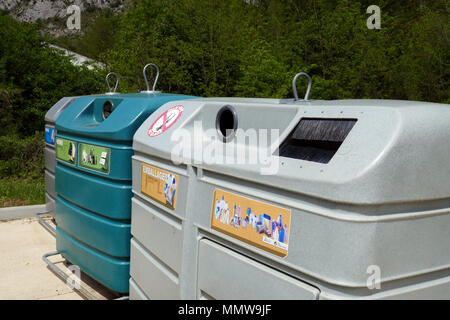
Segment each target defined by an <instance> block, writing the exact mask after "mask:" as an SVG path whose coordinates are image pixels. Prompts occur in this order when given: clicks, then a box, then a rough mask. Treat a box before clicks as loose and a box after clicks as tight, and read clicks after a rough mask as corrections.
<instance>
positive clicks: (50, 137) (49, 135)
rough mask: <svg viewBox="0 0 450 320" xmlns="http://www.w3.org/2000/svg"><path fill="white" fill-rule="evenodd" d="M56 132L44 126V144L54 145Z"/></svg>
mask: <svg viewBox="0 0 450 320" xmlns="http://www.w3.org/2000/svg"><path fill="white" fill-rule="evenodd" d="M55 137H56V130H55V128H52V127H48V126H45V142H47V143H48V144H51V145H55Z"/></svg>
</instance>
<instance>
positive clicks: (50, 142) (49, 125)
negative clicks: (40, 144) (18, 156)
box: [44, 97, 76, 215]
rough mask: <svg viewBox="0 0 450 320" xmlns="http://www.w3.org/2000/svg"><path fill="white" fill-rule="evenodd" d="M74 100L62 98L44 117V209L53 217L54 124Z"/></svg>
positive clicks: (54, 193) (72, 98) (54, 194)
mask: <svg viewBox="0 0 450 320" xmlns="http://www.w3.org/2000/svg"><path fill="white" fill-rule="evenodd" d="M75 99H76V98H75V97H65V98H62V99H61V100H59V101H58V102H57V103H56V104H55V105H54V106H53V107H51V108H50V109H49V110H48V111H47V113H46V115H45V147H44V157H45V199H46V207H47V208H46V209H47V211H49V212H50V213H51V214H53V215H54V210H55V199H56V195H57V194H56V191H55V167H56V154H55V138H56V129H55V123H56V119H58V117H59V115H60V114H61V113H62V111H63V110H64V109H65V108H66V107H67V106H68V105H69V104H71V103H72V102H73V101H74V100H75Z"/></svg>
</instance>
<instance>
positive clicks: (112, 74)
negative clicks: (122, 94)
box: [106, 72, 119, 93]
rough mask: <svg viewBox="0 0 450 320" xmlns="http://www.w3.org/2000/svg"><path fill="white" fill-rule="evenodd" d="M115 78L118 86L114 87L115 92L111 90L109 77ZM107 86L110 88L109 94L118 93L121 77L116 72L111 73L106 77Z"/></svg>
mask: <svg viewBox="0 0 450 320" xmlns="http://www.w3.org/2000/svg"><path fill="white" fill-rule="evenodd" d="M110 76H114V77H116V86H115V87H114V91H113V90H111V85H110V84H109V80H108V79H109V77H110ZM106 85H107V86H108V89H109V93H116V90H117V87H118V86H119V76H118V75H117V73H115V72H110V73H108V74H107V75H106Z"/></svg>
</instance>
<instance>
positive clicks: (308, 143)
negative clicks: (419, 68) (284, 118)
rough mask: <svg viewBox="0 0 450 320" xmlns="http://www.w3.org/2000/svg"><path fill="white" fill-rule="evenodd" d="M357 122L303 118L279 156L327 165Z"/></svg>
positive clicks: (286, 140) (284, 143)
mask: <svg viewBox="0 0 450 320" xmlns="http://www.w3.org/2000/svg"><path fill="white" fill-rule="evenodd" d="M356 121H357V120H356V119H321V118H303V119H301V120H300V122H299V123H298V125H297V126H296V127H295V129H294V130H293V131H292V132H291V133H290V134H289V136H288V137H287V138H286V139H285V140H284V141H283V143H282V144H281V145H280V150H279V156H280V157H286V158H293V159H299V160H305V161H312V162H318V163H324V164H326V163H328V162H330V160H331V159H332V158H333V156H334V155H335V154H336V152H337V151H338V149H339V147H340V146H341V144H342V143H343V142H344V140H345V138H347V135H348V134H349V133H350V131H351V130H352V129H353V126H354V125H355V123H356Z"/></svg>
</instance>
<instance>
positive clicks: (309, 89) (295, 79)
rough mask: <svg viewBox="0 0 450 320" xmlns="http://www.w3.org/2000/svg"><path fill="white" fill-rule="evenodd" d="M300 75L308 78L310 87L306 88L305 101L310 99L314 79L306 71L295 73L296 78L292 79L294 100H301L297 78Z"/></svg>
mask: <svg viewBox="0 0 450 320" xmlns="http://www.w3.org/2000/svg"><path fill="white" fill-rule="evenodd" d="M300 76H303V77H305V78H306V79H307V80H308V89H306V94H305V98H304V99H303V100H304V101H308V97H309V92H310V91H311V83H312V80H311V77H310V76H309V75H308V74H307V73H305V72H300V73H297V74H296V75H295V77H294V80H292V91H294V101H298V100H299V99H298V93H297V79H298V78H299V77H300Z"/></svg>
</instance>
